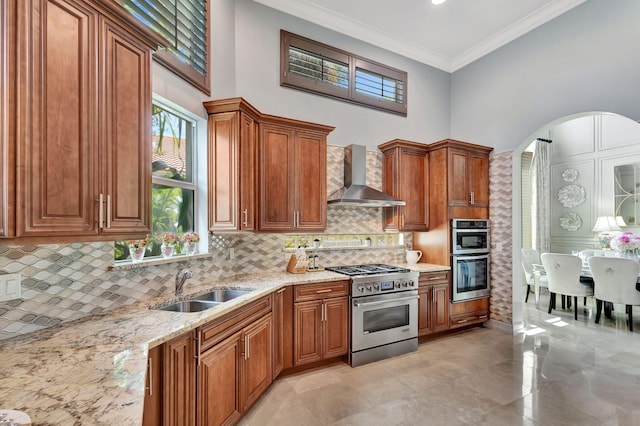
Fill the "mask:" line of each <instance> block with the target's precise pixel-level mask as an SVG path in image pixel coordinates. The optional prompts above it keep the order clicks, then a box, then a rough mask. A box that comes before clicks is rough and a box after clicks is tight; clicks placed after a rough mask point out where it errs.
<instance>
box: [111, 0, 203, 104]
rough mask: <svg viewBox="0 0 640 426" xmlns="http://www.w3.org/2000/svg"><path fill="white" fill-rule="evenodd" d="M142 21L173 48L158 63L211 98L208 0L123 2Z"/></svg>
mask: <svg viewBox="0 0 640 426" xmlns="http://www.w3.org/2000/svg"><path fill="white" fill-rule="evenodd" d="M119 1H120V2H121V3H122V4H123V6H124V7H125V9H127V10H128V11H129V12H130V13H131V14H132V15H133V16H134V17H135V18H136V19H137V20H138V21H140V22H142V23H143V24H144V25H146V26H147V27H149V28H151V29H152V30H154V31H155V32H157V33H158V34H160V35H161V36H163V37H164V38H165V39H166V40H167V41H168V42H169V43H170V46H169V48H168V49H167V50H165V51H159V52H156V53H155V54H154V59H155V60H157V61H158V62H160V63H161V64H163V65H164V66H166V67H167V68H169V69H170V70H171V71H173V72H174V73H176V74H177V75H179V76H180V77H182V78H183V79H184V80H186V81H188V82H189V83H191V84H193V85H194V86H195V87H197V88H198V89H200V90H202V91H203V92H205V93H206V94H207V95H211V90H210V84H209V54H208V52H209V37H208V34H209V31H208V28H207V27H208V25H207V24H208V22H207V19H208V0H119Z"/></svg>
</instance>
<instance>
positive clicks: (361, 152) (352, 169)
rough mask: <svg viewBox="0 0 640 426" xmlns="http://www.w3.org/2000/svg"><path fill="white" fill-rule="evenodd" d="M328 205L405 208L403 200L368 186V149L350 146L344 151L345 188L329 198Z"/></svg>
mask: <svg viewBox="0 0 640 426" xmlns="http://www.w3.org/2000/svg"><path fill="white" fill-rule="evenodd" d="M327 203H328V204H334V205H346V206H360V207H393V206H404V205H406V203H405V202H404V201H402V200H398V199H397V198H394V197H392V196H391V195H389V194H385V193H384V192H380V191H378V190H377V189H373V188H371V187H368V186H367V149H366V148H365V147H364V146H362V145H349V146H347V147H345V149H344V187H342V188H341V189H339V190H337V191H336V192H334V193H333V194H331V195H330V196H329V199H328V201H327Z"/></svg>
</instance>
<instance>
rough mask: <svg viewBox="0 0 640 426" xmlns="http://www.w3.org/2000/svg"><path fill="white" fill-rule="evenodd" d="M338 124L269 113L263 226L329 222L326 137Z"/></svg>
mask: <svg viewBox="0 0 640 426" xmlns="http://www.w3.org/2000/svg"><path fill="white" fill-rule="evenodd" d="M332 130H333V127H328V126H322V125H317V124H312V123H306V122H301V121H296V120H288V119H284V118H280V117H273V116H269V117H268V118H265V119H264V120H261V122H260V138H259V142H258V146H259V148H258V170H259V174H258V181H259V186H258V188H259V190H258V211H259V215H258V230H260V231H270V232H278V231H296V230H297V231H304V232H312V231H323V230H324V229H325V228H326V226H327V135H328V134H329V132H331V131H332Z"/></svg>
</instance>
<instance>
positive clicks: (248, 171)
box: [238, 114, 258, 231]
mask: <svg viewBox="0 0 640 426" xmlns="http://www.w3.org/2000/svg"><path fill="white" fill-rule="evenodd" d="M240 117H241V120H240V211H239V212H238V213H239V214H240V219H239V221H240V230H242V231H253V230H255V224H256V217H255V214H256V149H257V137H258V130H257V127H258V124H257V123H256V121H255V120H254V119H253V118H252V117H250V116H248V115H247V114H241V116H240Z"/></svg>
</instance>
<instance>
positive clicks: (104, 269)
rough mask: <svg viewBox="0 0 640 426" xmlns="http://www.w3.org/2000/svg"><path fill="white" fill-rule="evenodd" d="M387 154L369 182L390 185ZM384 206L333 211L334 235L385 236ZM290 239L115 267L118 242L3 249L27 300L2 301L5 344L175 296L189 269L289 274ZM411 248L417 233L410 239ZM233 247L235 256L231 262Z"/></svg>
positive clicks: (369, 256)
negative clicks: (181, 272)
mask: <svg viewBox="0 0 640 426" xmlns="http://www.w3.org/2000/svg"><path fill="white" fill-rule="evenodd" d="M343 156H344V150H343V148H341V147H333V146H329V147H328V150H327V176H328V178H327V193H328V194H331V193H332V192H333V191H335V190H337V189H339V188H340V187H341V186H342V181H343V179H342V176H343ZM381 162H382V158H381V154H380V153H377V154H376V153H375V152H368V153H367V181H368V183H369V185H371V186H373V187H375V188H378V189H380V188H381V186H382V176H381ZM381 226H382V211H381V209H379V208H361V207H344V206H343V207H341V206H329V207H328V212H327V230H326V233H331V234H340V233H344V234H367V233H381V232H382V229H381ZM286 238H287V236H286V235H285V234H250V233H246V234H216V235H210V236H209V253H210V254H211V257H210V258H198V259H191V260H188V261H187V260H186V258H176V261H175V262H171V263H167V264H161V265H149V266H144V267H139V268H132V269H123V270H109V267H110V266H112V265H113V263H114V261H113V243H110V242H77V243H72V244H41V245H32V244H28V245H2V244H0V274H5V273H18V272H19V273H21V274H22V298H21V299H16V300H10V301H7V302H0V340H1V339H7V338H11V337H14V336H18V335H21V334H25V333H30V332H33V331H36V330H39V329H42V328H46V327H50V326H54V325H57V324H60V323H62V322H65V321H72V320H76V319H80V318H83V317H86V316H89V315H93V314H100V313H103V312H105V311H107V310H109V309H114V308H116V307H120V306H123V305H128V304H133V303H137V302H140V301H144V300H148V299H151V298H154V297H158V296H162V295H166V296H168V297H169V296H171V295H172V293H173V287H174V278H175V274H176V272H177V270H178V269H179V268H181V267H183V266H185V265H187V264H188V265H189V267H190V268H191V270H192V271H193V275H194V278H193V280H194V281H196V282H200V283H204V282H207V281H211V280H215V279H217V278H220V277H229V276H233V275H238V274H244V273H260V272H273V271H284V270H285V267H286V263H287V262H286V256H288V254H286V253H285V250H284V249H285V240H286ZM404 242H405V244H410V243H411V234H410V233H409V234H404ZM229 248H233V249H234V252H235V256H234V259H230V256H229ZM403 261H404V248H403V246H398V247H395V248H388V249H387V248H385V249H375V248H372V249H362V248H360V249H344V250H330V251H323V252H321V253H320V263H321V265H346V264H354V263H365V262H367V263H371V262H376V263H384V262H403Z"/></svg>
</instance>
